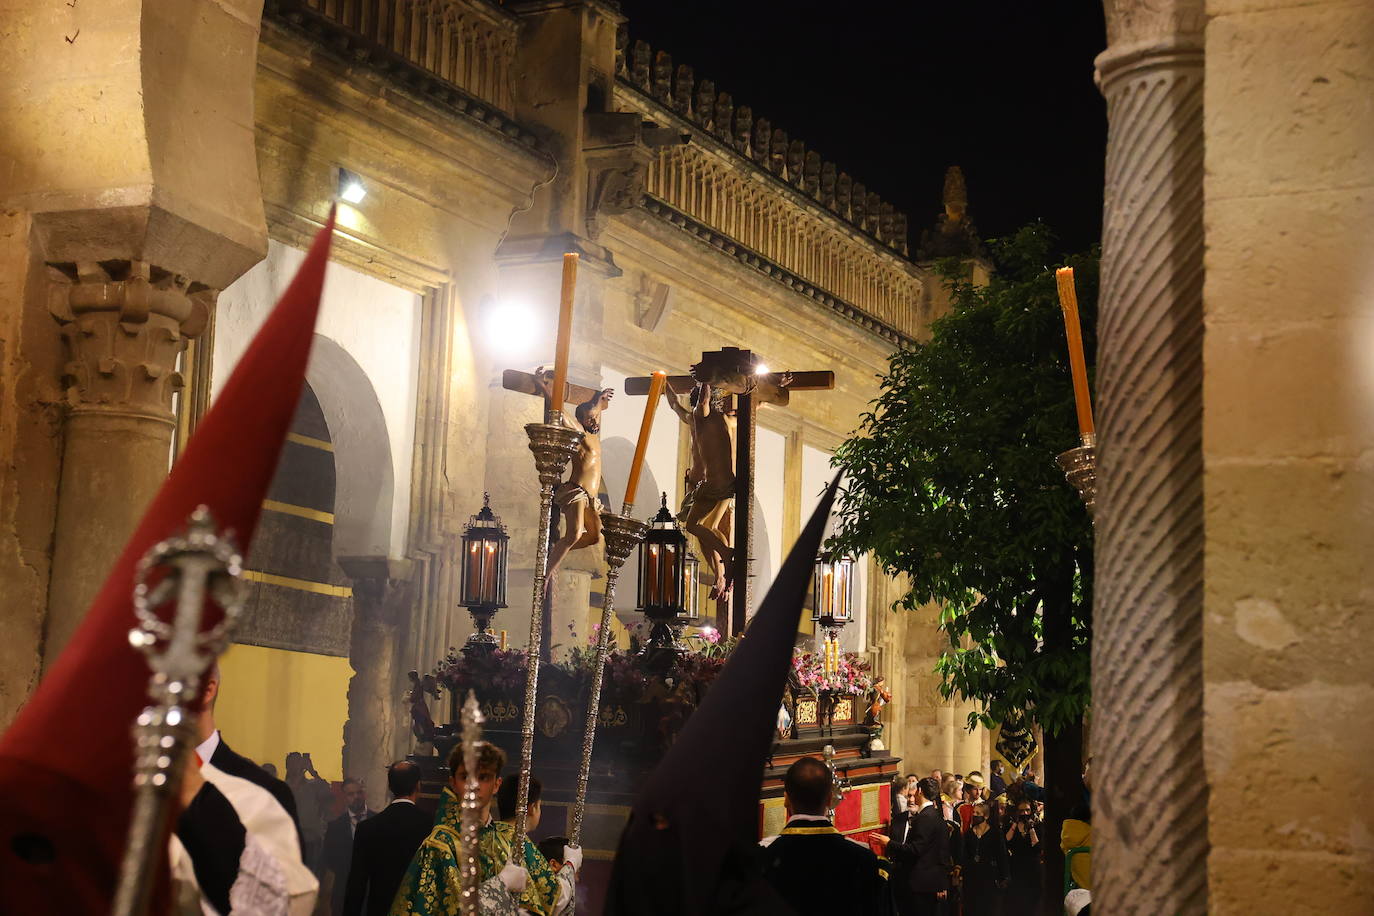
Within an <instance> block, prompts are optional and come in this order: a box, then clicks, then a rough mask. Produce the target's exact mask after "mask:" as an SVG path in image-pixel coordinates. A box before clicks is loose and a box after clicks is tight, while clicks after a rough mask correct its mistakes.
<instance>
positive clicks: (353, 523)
mask: <svg viewBox="0 0 1374 916" xmlns="http://www.w3.org/2000/svg"><path fill="white" fill-rule="evenodd" d="M305 377H306V381H308V382H309V383H310V387H311V388H312V389H314V391H315V395H316V397H318V398H319V402H320V409H321V410H322V411H323V413H324V419H325V422H326V423H327V424H328V425H329V433H330V437H331V438H332V440H333V443H334V463H335V469H336V477H337V488H336V494H335V501H334V505H335V509H334V516H335V521H334V555H335V556H337V557H363V556H368V557H371V556H386V555H387V554H388V553H389V551H390V546H391V520H392V505H393V498H394V488H395V471H394V469H393V467H392V464H391V450H390V448H389V447H388V443H389V442H390V439H389V437H388V433H387V426H386V417H385V416H384V415H383V413H382V405H381V402H380V401H379V400H378V398H377V392H376V390H375V389H374V388H373V385H372V381H371V379H369V378H368V376H367V373H366V372H364V371H363V368H362V367H361V366H360V365H358V363H357V361H356V360H355V359H354V358H353V357H352V356H350V355H349V354H348V351H346V350H345V349H344V348H343V347H341V346H339V344H337V343H335V342H334V341H332V340H330V339H329V338H328V337H322V336H320V335H319V334H316V335H315V344H314V348H313V349H312V350H311V352H310V365H309V367H308V368H307V369H306V375H305Z"/></svg>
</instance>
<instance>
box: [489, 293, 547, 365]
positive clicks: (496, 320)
mask: <svg viewBox="0 0 1374 916" xmlns="http://www.w3.org/2000/svg"><path fill="white" fill-rule="evenodd" d="M485 324H486V331H487V343H488V344H489V345H490V346H491V348H492V349H494V350H497V351H499V352H502V353H519V352H522V351H524V350H527V349H529V346H530V341H531V338H532V337H533V335H534V331H535V328H536V327H537V326H538V320H537V319H536V318H535V314H534V310H533V309H532V308H530V307H529V305H528V304H526V303H524V302H521V301H520V300H518V299H513V300H506V301H503V302H498V303H497V304H496V305H495V306H494V307H493V308H492V309H491V311H490V312H488V313H487V319H486V322H485Z"/></svg>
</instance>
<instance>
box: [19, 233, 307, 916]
mask: <svg viewBox="0 0 1374 916" xmlns="http://www.w3.org/2000/svg"><path fill="white" fill-rule="evenodd" d="M333 230H334V215H333V213H331V214H330V216H329V220H328V222H327V223H326V224H325V227H324V229H323V230H322V231H321V232H320V233H319V235H318V236H316V238H315V242H314V244H313V245H311V247H310V252H309V254H308V255H307V256H306V258H305V262H304V263H303V264H301V267H300V270H299V271H297V273H296V277H295V279H294V280H292V282H291V285H290V287H288V288H287V290H286V292H285V293H284V294H283V295H282V298H281V301H280V302H278V303H277V307H276V308H275V309H274V310H273V311H272V314H271V315H269V316H268V318H267V321H266V322H265V323H264V324H263V326H262V328H261V329H260V330H259V331H258V333H257V336H256V337H254V339H253V342H252V344H251V345H250V346H249V348H248V350H247V352H246V353H244V355H243V358H242V359H241V360H239V363H238V365H237V366H236V367H235V369H234V373H233V375H232V376H230V378H229V381H228V383H227V384H226V385H225V386H224V389H223V391H221V393H220V395H219V397H218V398H216V399H215V402H214V404H213V405H212V407H211V409H210V410H209V411H208V412H207V413H206V415H205V417H204V419H203V420H202V421H201V423H200V424H199V426H198V427H197V429H196V432H195V435H194V436H192V437H191V440H190V442H189V443H188V445H187V447H186V451H185V453H184V454H183V455H182V456H181V458H180V459H179V460H178V461H177V463H176V466H175V467H173V468H172V472H171V474H170V475H169V476H168V478H167V480H166V482H165V483H164V484H163V485H162V489H161V490H159V491H158V494H157V496H156V497H155V498H154V499H153V502H152V504H151V505H150V506H149V507H148V511H147V512H146V513H145V514H144V516H143V520H142V522H140V523H139V526H138V529H137V530H136V531H135V532H134V534H133V536H132V537H131V538H130V539H129V542H128V543H127V544H126V545H125V548H124V552H123V553H122V554H121V555H120V557H119V559H118V560H117V561H116V562H115V564H114V568H113V569H112V570H111V572H110V575H109V577H108V578H107V579H106V580H105V584H104V586H103V587H102V588H101V590H100V593H99V594H98V595H97V596H96V598H95V601H94V603H93V604H92V605H91V608H90V610H89V611H88V612H87V614H86V618H85V620H84V621H83V622H82V624H81V627H80V628H79V629H78V630H77V632H76V634H75V635H74V636H73V637H72V641H71V643H70V644H69V645H68V646H67V647H66V649H65V650H63V652H62V654H61V656H59V658H58V660H57V662H56V664H54V665H53V667H52V670H51V671H50V672H49V673H48V674H47V676H46V677H44V678H43V680H42V682H41V683H39V685H38V689H37V690H36V691H35V692H34V695H33V697H32V698H31V699H30V700H29V702H28V704H27V705H25V706H24V708H23V709H22V710H21V711H20V713H19V716H18V718H17V719H15V721H14V724H13V725H11V726H10V728H9V730H8V731H6V732H5V734H4V736H3V737H2V738H0V913H6V914H9V913H14V914H21V913H23V914H30V913H32V914H37V913H47V912H59V911H60V912H62V913H69V914H84V913H90V914H97V913H99V914H104V913H108V912H109V910H110V906H111V903H112V901H113V898H114V890H115V884H116V880H117V872H118V868H119V863H120V860H121V858H122V856H123V850H124V845H125V839H126V837H127V834H128V830H129V817H130V812H131V808H132V799H133V792H132V788H131V786H132V773H133V760H134V754H133V742H132V738H131V729H132V727H133V723H134V718H135V716H136V715H137V714H138V712H139V710H140V709H142V708H143V706H144V705H146V703H147V689H148V677H149V669H148V663H147V661H146V660H145V659H144V657H143V655H142V654H140V653H139V652H138V651H137V650H136V649H134V648H133V647H131V646H130V644H129V639H128V633H129V630H130V629H132V628H133V627H134V625H135V618H134V612H133V602H132V599H131V593H132V591H133V586H134V571H135V567H136V566H137V564H138V561H139V559H140V558H141V557H142V556H143V555H144V554H145V553H146V552H147V551H148V549H149V548H150V547H152V546H153V545H154V544H156V543H157V542H158V541H160V540H162V539H164V538H166V537H168V536H170V535H172V534H175V533H177V532H178V531H181V530H184V528H185V527H186V521H187V518H188V517H189V516H190V514H191V513H192V512H193V511H194V510H195V508H196V507H197V506H200V505H205V506H208V507H209V509H210V512H211V513H212V515H213V516H214V519H215V521H216V522H217V523H218V525H219V527H220V529H221V530H230V531H232V532H233V535H234V538H235V540H236V541H237V543H238V546H239V549H240V550H241V551H243V552H244V553H245V554H246V553H247V550H248V545H249V542H250V541H251V540H252V537H253V530H254V529H255V528H256V527H257V523H258V513H259V511H260V510H261V507H262V501H263V498H264V496H265V495H266V493H267V487H268V484H269V483H270V482H271V480H272V476H273V474H274V473H275V472H276V467H277V458H278V456H279V454H280V452H281V447H282V443H283V442H284V441H285V439H286V433H287V431H288V430H289V429H290V425H291V419H292V416H293V415H294V413H295V410H296V402H297V401H298V400H299V399H300V393H301V386H302V384H303V383H304V381H305V368H306V363H307V361H308V360H309V358H310V345H311V342H312V340H313V339H314V333H315V316H316V314H317V313H318V311H319V305H320V292H321V288H322V287H323V284H324V273H325V264H326V263H327V262H328V259H329V245H330V240H331V237H332V235H333ZM219 613H220V612H219V610H218V608H213V607H209V608H207V617H209V618H210V619H207V620H206V621H205V622H204V624H203V626H209V625H210V624H212V623H213V622H214V621H215V620H217V619H218V616H219ZM163 872H164V874H165V869H164V870H163Z"/></svg>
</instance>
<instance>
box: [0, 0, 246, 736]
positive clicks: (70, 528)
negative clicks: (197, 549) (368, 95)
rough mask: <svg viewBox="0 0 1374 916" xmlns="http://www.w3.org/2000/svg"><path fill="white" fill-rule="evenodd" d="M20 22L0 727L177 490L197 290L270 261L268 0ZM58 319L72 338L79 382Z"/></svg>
mask: <svg viewBox="0 0 1374 916" xmlns="http://www.w3.org/2000/svg"><path fill="white" fill-rule="evenodd" d="M4 9H5V12H4V13H3V14H0V16H4V18H5V23H6V26H5V28H3V29H0V123H2V124H4V125H5V128H6V133H5V138H6V141H7V143H6V173H5V181H4V182H3V183H0V260H3V263H4V265H5V267H6V274H7V276H6V279H5V281H4V282H3V283H0V314H3V315H4V318H3V319H0V333H3V334H4V335H5V336H4V346H3V347H0V377H3V378H4V379H5V380H6V382H5V384H4V385H3V386H0V387H4V389H5V391H4V395H5V397H4V398H0V401H4V406H0V430H3V432H0V494H3V496H0V506H3V510H0V593H3V594H5V595H6V596H11V595H12V596H13V597H14V599H15V600H16V601H17V602H19V604H21V605H22V606H23V611H22V612H19V613H17V615H16V616H17V619H16V624H17V625H16V626H13V627H11V628H10V631H9V632H8V633H7V636H8V637H9V642H8V644H7V645H6V648H5V651H4V652H3V653H0V721H2V720H4V719H7V718H8V716H9V715H10V714H11V713H12V711H13V710H14V709H15V708H17V706H18V704H19V703H21V702H23V700H24V698H25V697H26V696H27V694H28V692H29V690H31V689H32V686H33V684H34V682H35V681H34V677H33V675H34V671H35V669H36V668H37V667H38V666H39V662H40V660H41V664H42V666H43V667H47V666H48V665H50V664H51V662H52V659H53V658H54V657H55V656H56V654H57V652H58V651H59V650H60V649H61V647H62V646H63V645H64V644H65V643H66V642H67V640H68V638H69V637H70V635H71V633H72V631H73V630H74V629H75V627H76V625H77V623H78V622H79V621H80V619H81V615H82V614H83V613H84V612H85V609H86V607H87V605H88V604H89V601H90V599H91V598H92V597H93V594H94V591H95V589H96V588H97V587H98V586H99V584H100V581H101V579H102V578H103V576H104V575H105V574H106V572H107V571H108V569H109V567H110V565H111V563H112V562H113V560H114V558H115V555H116V554H117V552H118V551H119V550H120V548H121V547H122V546H123V544H124V540H125V538H127V536H128V535H129V533H130V531H131V530H132V528H133V527H134V525H135V524H136V522H137V520H138V518H139V516H140V514H141V512H142V511H143V509H144V507H145V505H146V503H147V502H148V499H149V497H150V496H151V495H152V493H153V491H154V489H155V488H156V486H157V484H158V482H159V481H160V480H161V479H162V478H163V477H164V476H165V475H166V473H167V467H168V463H169V458H170V444H171V438H172V423H173V419H172V414H171V412H170V398H171V395H172V393H173V391H175V389H176V387H177V385H178V384H179V378H178V375H177V372H176V368H177V367H176V359H177V356H178V354H179V353H180V352H181V350H182V347H183V345H184V343H185V340H186V338H187V337H188V336H190V335H193V334H195V333H196V332H197V331H198V329H199V328H200V327H202V326H203V325H204V321H205V315H206V310H207V309H208V308H209V306H210V305H211V303H212V298H211V297H210V296H209V295H197V293H196V291H197V290H198V289H203V288H206V287H208V288H213V289H223V288H224V287H225V286H227V285H228V284H230V283H232V282H233V281H234V280H235V279H236V278H237V277H238V276H240V275H241V274H242V273H243V272H244V271H246V270H247V269H248V268H249V267H250V266H252V264H253V263H255V262H256V261H257V260H259V259H260V258H261V257H262V256H263V254H264V253H265V251H266V248H267V229H266V220H265V218H264V213H263V207H262V194H261V189H260V187H259V184H258V170H257V152H256V145H255V143H254V127H253V124H254V119H253V87H254V73H255V70H256V60H257V44H258V29H259V25H260V22H261V18H262V0H117V2H110V3H103V4H85V3H74V2H69V0H26V2H24V3H22V4H19V3H9V4H6V5H5V7H4ZM20 11H22V15H19V12H20ZM23 267H27V268H28V270H27V271H25V270H23V269H22V268H23ZM16 268H20V269H19V270H16ZM20 277H22V278H23V281H22V282H16V281H17V280H18V278H20ZM49 294H51V297H50V296H49ZM44 305H47V306H48V309H49V311H51V312H52V313H53V314H54V315H56V316H57V318H58V321H59V322H60V323H61V325H62V333H63V335H64V340H63V341H62V342H61V343H62V346H61V348H62V349H64V350H65V353H63V355H62V357H61V364H62V365H63V366H64V367H65V368H64V369H61V370H59V369H58V365H57V362H58V361H57V360H55V359H53V358H52V357H55V356H56V354H55V353H54V352H53V351H56V350H58V349H59V347H58V336H59V335H58V326H57V325H55V324H53V322H52V321H51V320H50V319H48V318H47V317H46V316H44V315H43V314H42V312H43V307H44ZM35 319H41V320H35ZM39 374H43V375H46V376H47V379H46V380H45V381H43V382H42V383H41V384H37V383H35V382H34V377H35V376H37V375H39ZM59 376H64V378H62V380H61V384H62V387H63V389H64V397H63V398H61V399H60V400H61V403H60V404H54V403H53V401H54V400H57V399H54V398H53V397H52V394H51V393H50V391H49V389H50V388H54V387H56V385H57V384H58V381H59ZM59 455H60V469H59V466H58V462H59ZM54 478H56V479H58V485H57V486H56V487H54V486H53V480H54ZM54 490H56V491H57V492H58V494H59V495H58V497H57V498H56V499H54V497H53V491H54ZM45 597H46V601H45V600H44V598H45ZM45 605H47V606H46V607H45ZM35 617H41V624H40V622H39V620H36V619H35Z"/></svg>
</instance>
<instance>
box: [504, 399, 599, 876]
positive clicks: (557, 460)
mask: <svg viewBox="0 0 1374 916" xmlns="http://www.w3.org/2000/svg"><path fill="white" fill-rule="evenodd" d="M551 416H552V417H553V418H554V419H557V414H552V415H551ZM525 433H526V435H528V436H529V437H530V451H531V452H533V453H534V465H535V468H536V469H537V470H538V472H539V536H538V540H537V541H535V557H534V590H533V599H532V600H531V602H530V641H529V645H528V646H527V647H526V649H525V663H526V665H527V673H526V675H525V708H524V710H523V713H524V715H523V716H522V718H521V724H520V783H519V790H518V791H517V792H516V798H515V841H514V843H512V845H511V849H512V850H513V852H512V856H514V857H515V858H514V859H513V861H521V858H520V857H522V856H523V855H524V852H523V850H524V848H525V835H526V829H525V827H526V824H525V821H526V819H527V817H528V814H529V800H530V765H531V761H532V759H533V757H534V703H535V699H536V697H537V696H538V693H539V654H540V652H541V651H542V650H543V644H544V614H543V606H544V580H545V578H546V577H547V573H548V565H549V529H550V528H551V527H552V526H553V490H554V487H556V486H558V484H559V483H560V482H561V481H562V480H563V470H564V468H566V467H567V466H568V462H569V461H571V460H572V457H573V455H574V454H576V452H577V446H578V444H579V443H580V442H581V441H582V434H581V433H580V432H578V431H577V430H574V429H569V428H568V427H566V426H563V425H562V424H560V423H557V422H554V423H527V424H525Z"/></svg>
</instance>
